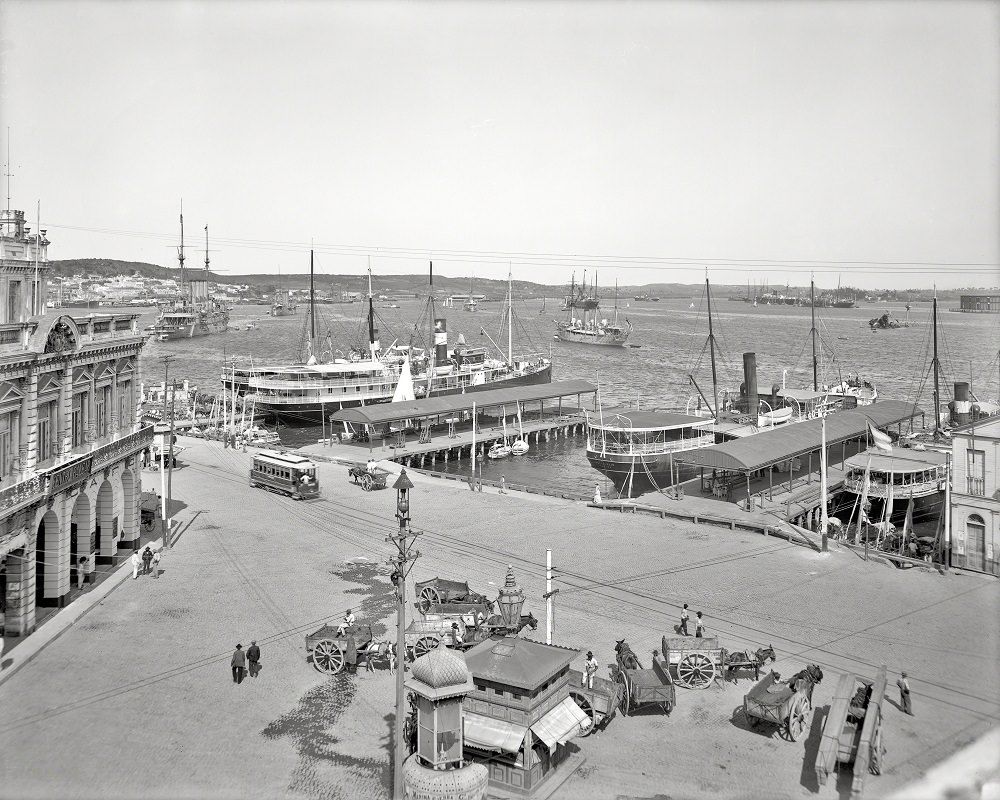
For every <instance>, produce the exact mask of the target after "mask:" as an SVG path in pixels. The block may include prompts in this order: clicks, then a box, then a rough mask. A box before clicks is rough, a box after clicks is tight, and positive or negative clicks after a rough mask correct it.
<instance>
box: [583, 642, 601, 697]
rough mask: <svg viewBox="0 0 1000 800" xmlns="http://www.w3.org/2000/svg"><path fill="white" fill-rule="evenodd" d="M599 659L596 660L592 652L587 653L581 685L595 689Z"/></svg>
mask: <svg viewBox="0 0 1000 800" xmlns="http://www.w3.org/2000/svg"><path fill="white" fill-rule="evenodd" d="M597 667H598V664H597V659H596V658H594V652H593V651H592V650H588V651H587V662H586V663H585V664H584V665H583V675H581V676H580V685H581V686H586V687H587V688H588V689H593V688H594V675H596V674H597Z"/></svg>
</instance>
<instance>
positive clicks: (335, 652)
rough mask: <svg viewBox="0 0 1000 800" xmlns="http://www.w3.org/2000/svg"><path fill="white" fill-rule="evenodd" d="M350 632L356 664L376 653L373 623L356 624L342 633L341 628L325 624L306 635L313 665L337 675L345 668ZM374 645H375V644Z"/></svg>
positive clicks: (308, 651) (329, 673) (307, 652)
mask: <svg viewBox="0 0 1000 800" xmlns="http://www.w3.org/2000/svg"><path fill="white" fill-rule="evenodd" d="M348 634H350V635H351V636H353V637H354V646H355V652H356V654H357V660H356V661H355V664H354V666H357V665H358V664H360V663H361V661H362V660H364V659H366V658H371V657H372V656H373V655H374V652H375V649H376V648H377V647H378V643H377V642H374V638H375V637H374V636H372V626H371V625H356V626H354V627H353V628H350V629H348V630H347V631H346V632H345V634H344V635H340V633H339V629H338V628H335V627H333V626H332V625H324V626H323V627H322V628H320V629H319V630H318V631H316V632H315V633H313V634H310V635H308V636H306V654H307V656H308V655H312V663H313V667H314V668H315V669H316V670H318V671H319V672H325V673H327V674H328V675H335V674H336V673H338V672H340V671H341V670H342V669H344V667H345V665H347V659H348V645H347V642H348ZM373 645H374V646H373Z"/></svg>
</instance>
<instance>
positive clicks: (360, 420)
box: [332, 380, 597, 425]
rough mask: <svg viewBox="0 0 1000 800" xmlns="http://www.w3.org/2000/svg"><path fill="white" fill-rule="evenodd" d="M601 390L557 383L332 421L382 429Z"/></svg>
mask: <svg viewBox="0 0 1000 800" xmlns="http://www.w3.org/2000/svg"><path fill="white" fill-rule="evenodd" d="M596 392H597V387H596V386H595V385H594V384H592V383H590V382H589V381H579V380H574V381H553V382H552V383H541V384H537V385H534V386H511V387H508V388H506V389H487V390H486V391H481V392H467V393H466V394H449V395H444V396H442V397H431V398H428V399H426V400H407V401H403V402H396V403H376V404H375V405H371V406H359V407H357V408H342V409H341V410H340V411H338V412H337V413H336V414H334V415H333V417H332V419H333V421H334V422H351V423H354V424H359V425H380V424H384V423H387V422H396V421H398V420H403V419H414V418H421V417H437V416H441V415H443V414H454V413H457V412H459V411H471V410H472V404H473V403H475V404H476V407H477V408H487V407H495V406H503V405H510V406H514V404H515V403H518V402H521V403H534V402H538V401H540V400H552V399H555V398H557V397H568V396H570V395H579V394H594V393H596Z"/></svg>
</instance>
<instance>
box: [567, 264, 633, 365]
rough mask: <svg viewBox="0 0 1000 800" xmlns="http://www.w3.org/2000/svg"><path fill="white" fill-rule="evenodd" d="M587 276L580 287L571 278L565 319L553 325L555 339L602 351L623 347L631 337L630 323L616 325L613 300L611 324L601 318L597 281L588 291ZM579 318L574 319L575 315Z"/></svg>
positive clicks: (616, 304) (616, 302) (616, 316)
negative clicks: (603, 348)
mask: <svg viewBox="0 0 1000 800" xmlns="http://www.w3.org/2000/svg"><path fill="white" fill-rule="evenodd" d="M586 281H587V274H586V272H585V273H584V278H583V283H582V284H580V285H579V286H577V285H576V275H575V274H574V276H573V280H572V283H571V284H570V291H569V296H568V297H567V298H566V303H565V305H564V306H563V310H564V311H567V312H568V316H567V319H565V320H563V321H562V322H556V335H555V338H556V339H559V340H560V341H563V342H576V343H577V344H590V345H599V346H604V347H624V345H625V342H626V341H627V340H628V337H629V336H630V335H631V334H632V323H631V322H629V320H628V318H627V317H626V318H625V323H624V324H623V325H619V324H618V301H617V293H616V298H615V313H614V318H613V319H612V320H607V319H604V318H602V317H601V315H600V299H599V298H598V296H597V281H596V279H595V281H594V285H593V286H591V288H590V291H589V292H588V291H587V284H586ZM578 311H579V312H580V313H581V314H582V316H581V317H577V316H576V314H577V312H578Z"/></svg>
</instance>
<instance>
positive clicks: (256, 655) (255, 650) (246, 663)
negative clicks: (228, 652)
mask: <svg viewBox="0 0 1000 800" xmlns="http://www.w3.org/2000/svg"><path fill="white" fill-rule="evenodd" d="M229 664H230V666H231V667H232V668H233V683H237V684H239V683H243V678H244V677H245V675H246V673H247V670H248V669H249V672H250V677H251V678H256V677H257V676H258V675H259V674H260V648H259V647H258V646H257V642H256V640H254V641H251V642H250V646H249V647H248V648H247V649H246V650H244V649H243V645H242V644H237V645H236V649H235V650H234V651H233V657H232V658H231V659H230V660H229Z"/></svg>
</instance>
